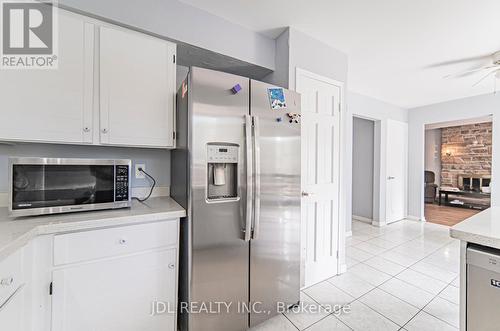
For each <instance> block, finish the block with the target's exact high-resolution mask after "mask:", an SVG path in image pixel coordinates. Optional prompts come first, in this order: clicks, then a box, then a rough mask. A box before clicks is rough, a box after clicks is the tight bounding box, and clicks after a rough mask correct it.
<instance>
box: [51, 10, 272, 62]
mask: <svg viewBox="0 0 500 331" xmlns="http://www.w3.org/2000/svg"><path fill="white" fill-rule="evenodd" d="M59 4H60V5H61V6H63V7H64V6H67V7H70V8H72V9H75V10H78V11H81V12H84V13H88V14H91V15H94V16H98V17H103V18H106V19H107V20H111V21H114V22H118V23H121V24H124V25H128V26H131V27H134V28H137V29H140V30H144V31H147V32H150V33H152V34H156V35H159V36H163V37H165V38H168V39H170V40H173V41H177V42H182V43H186V44H189V45H194V46H196V47H200V48H203V49H208V50H210V51H212V52H216V53H219V54H223V55H226V56H229V57H232V58H235V59H239V60H242V61H245V62H248V63H251V64H255V65H258V66H262V67H264V68H269V69H271V70H274V56H275V41H274V40H273V39H271V38H268V37H266V36H264V35H262V34H259V33H257V32H254V31H251V30H250V29H247V28H245V27H243V26H241V25H237V24H233V23H231V22H229V21H226V20H224V19H223V18H220V17H218V16H215V15H213V14H210V13H208V12H206V11H203V10H201V9H198V8H196V7H193V6H190V5H188V4H185V3H183V2H181V1H177V0H141V1H137V0H105V1H103V0H59Z"/></svg>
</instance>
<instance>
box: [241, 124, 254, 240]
mask: <svg viewBox="0 0 500 331" xmlns="http://www.w3.org/2000/svg"><path fill="white" fill-rule="evenodd" d="M245 149H246V160H245V164H246V180H247V192H246V193H247V194H246V196H247V201H246V212H245V228H244V229H243V232H244V233H245V238H244V240H245V241H250V239H251V235H252V211H253V149H252V117H251V116H250V115H245Z"/></svg>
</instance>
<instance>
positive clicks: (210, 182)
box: [207, 143, 239, 201]
mask: <svg viewBox="0 0 500 331" xmlns="http://www.w3.org/2000/svg"><path fill="white" fill-rule="evenodd" d="M238 155H239V146H238V145H236V144H222V143H209V144H207V172H208V173H207V200H209V201H223V200H235V199H238V163H239V162H238Z"/></svg>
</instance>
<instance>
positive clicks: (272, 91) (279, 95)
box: [267, 87, 286, 110]
mask: <svg viewBox="0 0 500 331" xmlns="http://www.w3.org/2000/svg"><path fill="white" fill-rule="evenodd" d="M267 93H268V94H269V102H270V104H271V109H272V110H279V109H285V108H286V100H285V91H284V89H283V88H282V87H271V88H268V89H267Z"/></svg>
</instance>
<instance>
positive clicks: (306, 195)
mask: <svg viewBox="0 0 500 331" xmlns="http://www.w3.org/2000/svg"><path fill="white" fill-rule="evenodd" d="M312 195H314V193H310V192H304V191H302V196H303V197H310V196H312Z"/></svg>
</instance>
